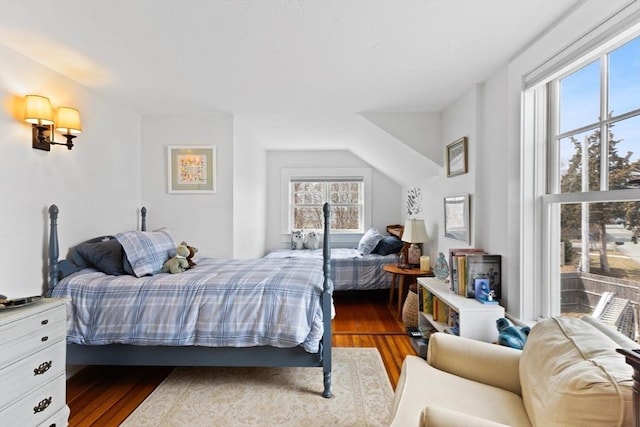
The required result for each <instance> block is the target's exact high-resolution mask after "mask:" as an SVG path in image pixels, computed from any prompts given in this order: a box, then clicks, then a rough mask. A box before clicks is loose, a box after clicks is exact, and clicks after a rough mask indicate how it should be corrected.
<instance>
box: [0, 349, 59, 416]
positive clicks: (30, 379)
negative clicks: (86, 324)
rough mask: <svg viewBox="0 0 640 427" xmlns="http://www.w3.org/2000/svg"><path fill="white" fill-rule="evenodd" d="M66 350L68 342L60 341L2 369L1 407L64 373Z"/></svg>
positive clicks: (0, 371)
mask: <svg viewBox="0 0 640 427" xmlns="http://www.w3.org/2000/svg"><path fill="white" fill-rule="evenodd" d="M66 350H67V343H66V342H65V341H64V340H62V341H58V342H57V343H55V344H53V345H51V346H50V347H48V348H47V349H45V350H43V351H41V352H38V353H34V354H32V355H31V356H29V357H27V358H25V359H22V360H20V361H18V362H15V363H13V364H11V365H8V366H5V367H4V368H3V369H0V383H2V392H0V408H4V407H5V406H7V405H9V404H10V403H11V402H13V401H15V400H17V399H18V398H19V397H21V396H23V395H25V394H26V393H27V392H29V391H30V390H35V389H36V388H38V387H41V386H42V385H44V384H45V383H47V382H49V381H51V380H52V379H53V378H55V377H57V376H58V375H60V374H62V373H64V372H65V363H66V358H65V355H66ZM0 425H2V420H0Z"/></svg>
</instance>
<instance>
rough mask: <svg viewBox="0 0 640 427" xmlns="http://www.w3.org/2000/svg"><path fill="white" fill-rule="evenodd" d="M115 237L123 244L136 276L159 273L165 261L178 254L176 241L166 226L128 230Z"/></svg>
mask: <svg viewBox="0 0 640 427" xmlns="http://www.w3.org/2000/svg"><path fill="white" fill-rule="evenodd" d="M114 237H115V238H116V239H117V240H118V242H120V244H121V245H122V249H124V253H125V256H126V257H127V260H128V261H129V263H130V264H131V268H132V269H133V274H134V275H135V276H136V277H142V276H145V275H147V274H149V275H153V274H156V273H159V272H160V269H162V265H163V264H164V263H165V261H167V260H168V259H169V258H171V257H172V256H174V255H175V254H176V243H175V241H174V240H173V237H171V233H169V230H168V229H166V228H161V229H160V230H157V231H127V232H125V233H118V234H116V235H115V236H114Z"/></svg>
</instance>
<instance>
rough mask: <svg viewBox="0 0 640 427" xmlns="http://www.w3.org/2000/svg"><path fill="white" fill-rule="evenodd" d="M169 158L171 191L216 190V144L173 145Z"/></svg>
mask: <svg viewBox="0 0 640 427" xmlns="http://www.w3.org/2000/svg"><path fill="white" fill-rule="evenodd" d="M167 160H168V166H167V175H168V177H169V193H215V192H216V147H215V146H214V145H171V146H169V147H167Z"/></svg>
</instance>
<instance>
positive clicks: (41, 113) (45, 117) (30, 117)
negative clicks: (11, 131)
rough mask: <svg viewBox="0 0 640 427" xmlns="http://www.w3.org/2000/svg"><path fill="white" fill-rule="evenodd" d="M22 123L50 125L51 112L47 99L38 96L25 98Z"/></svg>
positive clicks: (51, 119)
mask: <svg viewBox="0 0 640 427" xmlns="http://www.w3.org/2000/svg"><path fill="white" fill-rule="evenodd" d="M24 121H25V122H27V123H31V124H34V125H52V124H53V112H52V110H51V103H50V102H49V98H46V97H44V96H40V95H27V96H25V97H24Z"/></svg>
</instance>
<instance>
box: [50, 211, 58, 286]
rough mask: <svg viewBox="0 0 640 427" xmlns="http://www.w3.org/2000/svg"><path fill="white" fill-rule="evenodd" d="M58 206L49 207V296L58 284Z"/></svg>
mask: <svg viewBox="0 0 640 427" xmlns="http://www.w3.org/2000/svg"><path fill="white" fill-rule="evenodd" d="M58 212H59V211H58V207H57V206H56V205H51V206H50V207H49V219H50V220H51V226H50V228H49V289H47V295H48V296H51V291H53V288H55V287H56V285H57V284H58V256H59V251H58Z"/></svg>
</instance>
